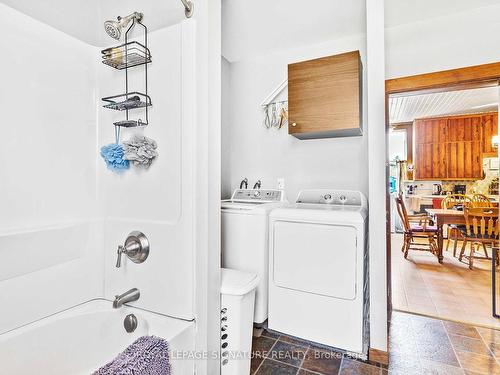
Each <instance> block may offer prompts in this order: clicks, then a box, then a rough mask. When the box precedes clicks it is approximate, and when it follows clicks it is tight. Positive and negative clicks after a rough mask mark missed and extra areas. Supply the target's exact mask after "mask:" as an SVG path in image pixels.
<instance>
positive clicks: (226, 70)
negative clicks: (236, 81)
mask: <svg viewBox="0 0 500 375" xmlns="http://www.w3.org/2000/svg"><path fill="white" fill-rule="evenodd" d="M221 64H222V68H221V78H222V79H221V81H222V82H221V83H222V94H221V96H222V98H221V102H222V106H221V107H222V108H221V112H222V116H221V153H222V157H221V159H222V164H221V174H222V176H221V181H222V191H221V196H222V198H223V199H227V198H230V197H231V183H230V181H231V160H232V155H231V150H232V147H231V141H232V140H231V128H232V124H231V63H230V62H229V61H227V60H226V59H225V58H224V57H223V56H222V57H221Z"/></svg>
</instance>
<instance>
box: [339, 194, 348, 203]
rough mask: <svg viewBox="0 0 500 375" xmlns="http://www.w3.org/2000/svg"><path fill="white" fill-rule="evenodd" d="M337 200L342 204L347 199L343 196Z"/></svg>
mask: <svg viewBox="0 0 500 375" xmlns="http://www.w3.org/2000/svg"><path fill="white" fill-rule="evenodd" d="M339 200H340V202H341V203H344V202H345V201H346V200H347V197H346V196H345V195H341V196H340V197H339Z"/></svg>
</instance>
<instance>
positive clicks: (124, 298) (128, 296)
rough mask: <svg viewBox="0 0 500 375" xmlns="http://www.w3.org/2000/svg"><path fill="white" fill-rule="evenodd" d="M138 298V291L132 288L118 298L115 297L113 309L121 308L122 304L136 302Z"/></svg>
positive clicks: (139, 294)
mask: <svg viewBox="0 0 500 375" xmlns="http://www.w3.org/2000/svg"><path fill="white" fill-rule="evenodd" d="M140 296H141V293H140V292H139V289H137V288H132V289H130V290H128V291H126V292H125V293H123V294H120V295H119V296H115V300H114V301H113V308H114V309H117V308H119V307H121V306H122V305H123V304H124V303H127V302H133V301H137V300H138V299H139V297H140Z"/></svg>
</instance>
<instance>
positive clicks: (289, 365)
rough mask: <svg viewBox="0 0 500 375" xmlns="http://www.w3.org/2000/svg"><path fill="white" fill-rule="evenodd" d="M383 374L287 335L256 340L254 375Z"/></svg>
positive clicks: (268, 336) (257, 338)
mask: <svg viewBox="0 0 500 375" xmlns="http://www.w3.org/2000/svg"><path fill="white" fill-rule="evenodd" d="M383 371H384V372H383ZM382 373H384V374H386V373H387V371H386V370H384V369H382V368H380V367H377V366H372V365H370V364H367V363H364V362H361V361H357V360H355V359H352V358H347V357H344V356H343V355H342V354H341V353H337V352H335V351H330V350H326V349H324V348H320V347H315V346H312V345H310V343H308V342H305V341H302V340H298V339H296V338H292V337H289V336H286V335H279V334H276V333H272V332H268V331H263V332H262V334H261V335H260V336H259V337H255V336H254V338H253V345H252V365H251V374H252V375H253V374H255V375H338V374H343V375H354V374H360V375H361V374H362V375H381V374H382Z"/></svg>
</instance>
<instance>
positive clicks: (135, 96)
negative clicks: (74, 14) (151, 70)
mask: <svg viewBox="0 0 500 375" xmlns="http://www.w3.org/2000/svg"><path fill="white" fill-rule="evenodd" d="M142 16H143V15H142V13H138V12H135V13H132V14H131V15H129V16H127V17H118V21H106V22H105V27H106V32H108V34H109V35H110V36H112V37H113V38H115V39H119V38H120V35H121V30H122V28H124V27H126V26H127V25H128V24H129V23H130V21H132V23H131V24H130V26H128V28H127V30H126V32H125V43H124V44H121V45H119V46H116V47H110V48H106V49H104V50H102V51H101V53H102V62H103V63H104V64H106V65H108V66H110V67H112V68H115V69H118V70H125V93H124V94H119V95H113V96H107V97H105V98H102V100H103V101H104V102H105V104H104V108H107V109H112V110H116V111H124V112H125V119H124V120H122V121H117V122H114V123H113V125H115V126H117V127H124V128H133V127H138V126H146V125H148V124H149V111H148V108H149V107H151V106H152V102H151V97H150V96H149V95H148V64H149V63H151V52H150V51H149V48H148V28H147V27H146V25H144V24H143V23H142V22H141V20H142ZM135 25H139V26H141V27H142V29H143V32H144V44H141V43H139V42H137V41H131V42H129V33H130V32H131V30H132V29H133V28H134V26H135ZM140 65H143V66H144V88H145V93H141V92H139V91H132V92H130V91H129V79H128V78H129V76H128V70H129V69H130V68H133V67H135V66H140ZM139 108H144V117H143V118H144V120H142V119H141V118H139V119H131V118H130V115H129V111H130V110H135V109H139Z"/></svg>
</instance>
